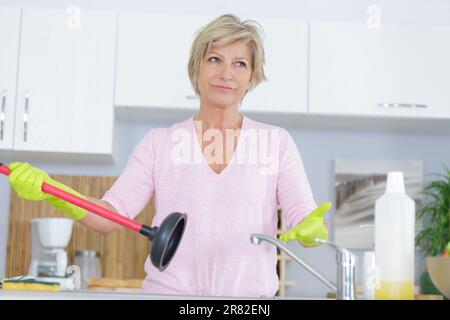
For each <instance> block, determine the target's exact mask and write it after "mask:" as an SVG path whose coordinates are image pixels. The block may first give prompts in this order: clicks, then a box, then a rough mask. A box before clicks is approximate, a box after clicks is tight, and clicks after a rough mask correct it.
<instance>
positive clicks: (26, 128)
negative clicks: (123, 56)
mask: <svg viewBox="0 0 450 320" xmlns="http://www.w3.org/2000/svg"><path fill="white" fill-rule="evenodd" d="M116 22H117V17H116V14H115V13H112V12H102V11H96V12H94V11H92V12H88V11H83V10H82V11H81V12H79V15H77V13H76V12H75V13H74V12H66V11H63V10H50V9H24V10H23V17H22V35H21V42H20V43H21V48H20V60H19V80H18V90H17V94H18V95H17V107H16V126H15V140H14V148H15V149H16V150H23V151H46V152H63V153H93V154H111V153H112V133H113V132H112V129H113V121H114V108H113V88H114V78H113V76H114V57H115V35H116Z"/></svg>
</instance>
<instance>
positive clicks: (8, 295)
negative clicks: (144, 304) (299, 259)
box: [0, 289, 317, 300]
mask: <svg viewBox="0 0 450 320" xmlns="http://www.w3.org/2000/svg"><path fill="white" fill-rule="evenodd" d="M223 299H231V300H241V299H245V300H250V299H252V300H272V299H259V298H235V297H205V296H178V295H153V294H143V293H126V292H112V291H98V290H73V291H60V292H51V291H19V290H2V289H0V300H223ZM273 299H282V300H284V299H286V300H292V299H294V300H300V299H301V300H317V298H297V297H283V298H279V297H275V298H273Z"/></svg>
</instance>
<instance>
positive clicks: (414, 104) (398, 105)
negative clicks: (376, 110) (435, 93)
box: [378, 102, 428, 109]
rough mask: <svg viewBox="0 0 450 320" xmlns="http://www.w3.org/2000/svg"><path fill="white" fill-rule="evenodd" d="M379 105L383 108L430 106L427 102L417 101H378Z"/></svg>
mask: <svg viewBox="0 0 450 320" xmlns="http://www.w3.org/2000/svg"><path fill="white" fill-rule="evenodd" d="M378 106H379V107H382V108H423V109H425V108H428V106H427V105H426V104H417V103H387V102H383V103H378Z"/></svg>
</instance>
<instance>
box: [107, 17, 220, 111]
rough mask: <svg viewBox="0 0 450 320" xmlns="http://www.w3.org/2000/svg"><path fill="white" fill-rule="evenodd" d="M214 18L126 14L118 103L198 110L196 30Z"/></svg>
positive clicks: (120, 42)
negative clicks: (192, 76) (193, 61)
mask: <svg viewBox="0 0 450 320" xmlns="http://www.w3.org/2000/svg"><path fill="white" fill-rule="evenodd" d="M211 20H212V17H208V16H200V15H162V14H161V15H160V14H141V13H120V14H119V28H118V29H119V32H118V33H119V35H118V53H117V77H116V96H115V104H116V105H117V106H122V107H142V108H146V107H163V108H182V109H192V110H197V109H198V108H199V100H198V98H197V97H196V95H195V93H194V90H193V88H192V86H191V83H190V80H189V75H188V67H187V65H188V59H189V53H190V50H191V46H192V42H193V41H194V38H195V32H196V31H197V30H198V29H199V28H201V27H203V26H204V25H205V24H207V23H208V22H210V21H211Z"/></svg>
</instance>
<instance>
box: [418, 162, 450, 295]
mask: <svg viewBox="0 0 450 320" xmlns="http://www.w3.org/2000/svg"><path fill="white" fill-rule="evenodd" d="M444 168H445V173H444V174H433V175H436V176H438V178H437V179H436V180H433V181H431V182H430V183H429V184H428V185H427V186H426V187H425V188H424V190H423V195H424V196H425V198H426V199H427V200H428V201H426V202H424V203H426V204H425V205H423V206H422V208H421V209H420V211H419V218H420V219H422V222H423V227H424V228H423V229H422V230H421V231H420V232H419V233H418V234H417V236H416V245H417V246H419V247H420V248H421V249H422V250H423V251H424V253H425V255H426V256H427V257H434V256H441V255H443V254H444V253H445V252H446V247H447V244H448V242H449V241H450V169H449V168H448V167H447V166H446V165H445V164H444ZM425 198H424V200H425ZM420 285H421V290H422V293H424V294H441V293H440V292H439V290H438V289H437V288H436V287H435V285H434V284H433V282H432V281H431V278H430V275H429V273H428V271H425V272H424V273H422V275H421V277H420Z"/></svg>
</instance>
